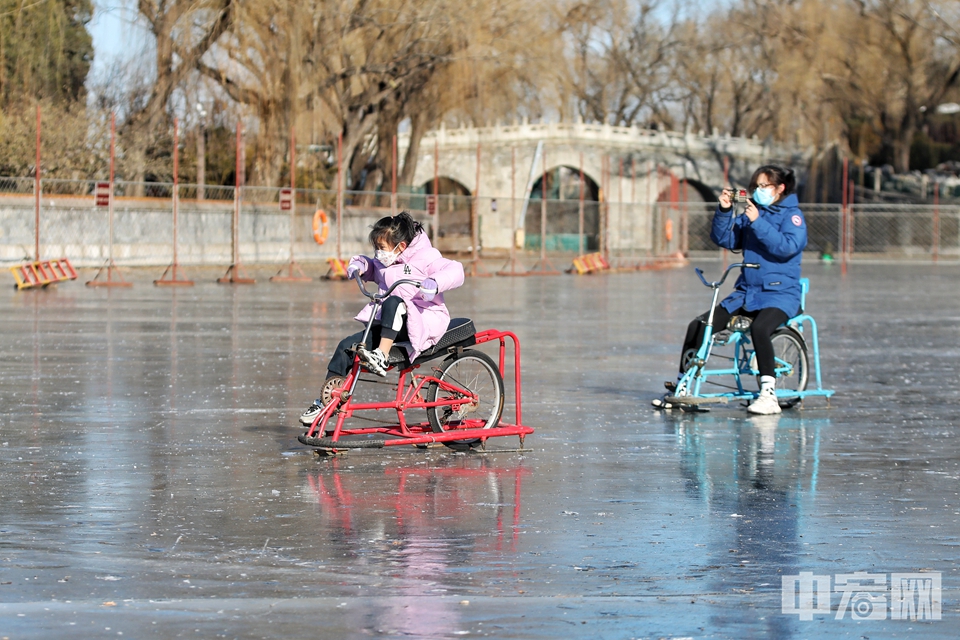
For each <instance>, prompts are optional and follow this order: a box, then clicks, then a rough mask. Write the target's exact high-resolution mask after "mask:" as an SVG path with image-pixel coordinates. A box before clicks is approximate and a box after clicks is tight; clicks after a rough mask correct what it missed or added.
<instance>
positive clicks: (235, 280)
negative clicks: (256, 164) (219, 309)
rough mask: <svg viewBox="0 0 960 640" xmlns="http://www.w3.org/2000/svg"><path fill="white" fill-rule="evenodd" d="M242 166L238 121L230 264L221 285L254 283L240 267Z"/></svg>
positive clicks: (221, 278) (240, 130)
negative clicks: (244, 274)
mask: <svg viewBox="0 0 960 640" xmlns="http://www.w3.org/2000/svg"><path fill="white" fill-rule="evenodd" d="M244 166H245V163H244V153H243V122H242V121H240V120H238V121H237V151H236V166H235V169H234V189H233V224H232V233H231V245H232V263H231V265H230V267H228V268H227V272H226V273H225V274H224V275H223V276H222V277H220V278H219V279H217V282H219V283H221V284H253V283H254V282H256V280H254V279H253V278H247V277H244V276H243V274H242V267H241V266H240V209H241V207H242V204H241V198H242V197H243V184H244V182H245V180H244V175H243V170H244Z"/></svg>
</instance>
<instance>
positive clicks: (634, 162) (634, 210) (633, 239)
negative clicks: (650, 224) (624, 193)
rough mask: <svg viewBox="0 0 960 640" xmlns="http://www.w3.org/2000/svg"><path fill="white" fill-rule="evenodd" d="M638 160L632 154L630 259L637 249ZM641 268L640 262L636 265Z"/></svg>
mask: <svg viewBox="0 0 960 640" xmlns="http://www.w3.org/2000/svg"><path fill="white" fill-rule="evenodd" d="M636 220H637V159H636V158H635V157H634V156H633V154H632V153H631V154H630V257H631V258H635V257H636V249H637V231H636ZM636 266H637V268H639V266H640V265H639V262H638V263H636Z"/></svg>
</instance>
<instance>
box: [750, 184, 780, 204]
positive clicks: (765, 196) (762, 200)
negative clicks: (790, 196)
mask: <svg viewBox="0 0 960 640" xmlns="http://www.w3.org/2000/svg"><path fill="white" fill-rule="evenodd" d="M776 199H777V197H776V196H775V195H774V190H773V187H767V188H766V189H761V188H759V187H757V188H756V189H754V190H753V201H754V202H756V203H757V204H758V205H760V206H761V207H769V206H770V205H772V204H773V202H774V200H776Z"/></svg>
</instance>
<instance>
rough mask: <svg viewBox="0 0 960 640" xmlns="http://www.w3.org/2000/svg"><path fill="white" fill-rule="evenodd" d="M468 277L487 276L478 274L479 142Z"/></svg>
mask: <svg viewBox="0 0 960 640" xmlns="http://www.w3.org/2000/svg"><path fill="white" fill-rule="evenodd" d="M470 244H471V245H473V246H472V247H471V249H472V250H471V252H470V275H472V276H489V275H492V274H489V273H481V272H480V266H481V265H480V142H479V141H477V186H476V189H474V191H473V211H472V212H471V215H470Z"/></svg>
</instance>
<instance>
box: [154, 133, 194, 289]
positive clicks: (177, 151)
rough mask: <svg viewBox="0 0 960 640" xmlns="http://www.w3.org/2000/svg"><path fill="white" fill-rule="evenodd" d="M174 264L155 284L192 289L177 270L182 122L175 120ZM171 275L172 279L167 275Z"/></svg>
mask: <svg viewBox="0 0 960 640" xmlns="http://www.w3.org/2000/svg"><path fill="white" fill-rule="evenodd" d="M172 205H173V264H171V265H170V266H169V267H167V269H166V270H165V271H164V272H163V275H161V276H160V279H159V280H154V281H153V284H155V285H157V286H165V285H166V286H171V285H174V286H181V287H192V286H193V281H192V280H181V279H180V278H179V277H178V276H177V270H178V269H179V268H180V261H179V259H178V252H177V236H178V233H179V229H180V223H179V211H180V121H179V120H178V119H177V118H174V119H173V201H172ZM171 272H172V273H171ZM168 273H171V277H170V279H167V274H168Z"/></svg>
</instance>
